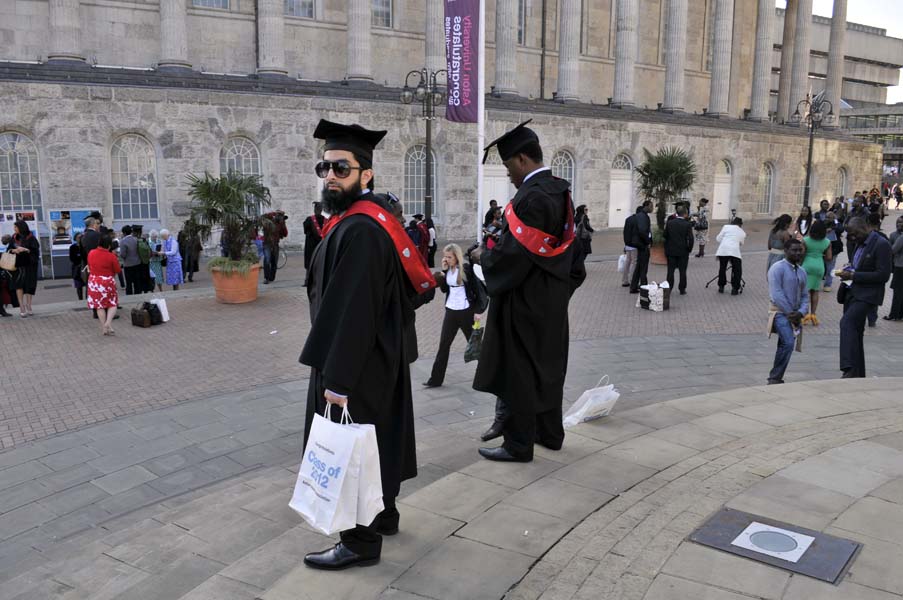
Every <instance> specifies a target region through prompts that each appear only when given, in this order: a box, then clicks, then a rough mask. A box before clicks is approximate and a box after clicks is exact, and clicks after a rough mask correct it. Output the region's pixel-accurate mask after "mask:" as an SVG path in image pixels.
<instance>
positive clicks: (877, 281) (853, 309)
mask: <svg viewBox="0 0 903 600" xmlns="http://www.w3.org/2000/svg"><path fill="white" fill-rule="evenodd" d="M847 240H848V241H849V242H850V245H851V246H853V247H855V248H856V251H855V253H854V254H853V260H852V262H851V264H849V265H847V266H846V267H844V270H843V271H841V272H840V273H839V274H838V277H839V278H840V279H841V280H842V283H841V285H842V286H844V288H841V289H840V291H839V294H838V295H839V297H843V299H844V300H843V317H842V318H841V319H840V370H841V371H843V377H844V378H848V377H865V348H864V345H863V334H864V332H865V322H866V319H867V318H868V314H869V313H870V312H871V311H872V310H874V309H875V308H876V307H878V306H880V305H881V303H882V302H884V286H885V284H887V280H888V279H890V274H891V268H892V267H891V264H892V252H891V247H890V242H888V241H887V240H886V239H885V238H884V237H883V236H881V234H879V233H878V232H877V231H874V230H872V231H870V230H869V227H868V225H867V224H866V222H865V220H864V219H860V218H853V219H850V221H849V223H848V224H847ZM847 282H851V284H848V283H847Z"/></svg>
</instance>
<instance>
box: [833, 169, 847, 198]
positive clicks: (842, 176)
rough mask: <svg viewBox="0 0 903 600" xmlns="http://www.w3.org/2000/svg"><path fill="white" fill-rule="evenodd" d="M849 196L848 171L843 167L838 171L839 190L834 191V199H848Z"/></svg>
mask: <svg viewBox="0 0 903 600" xmlns="http://www.w3.org/2000/svg"><path fill="white" fill-rule="evenodd" d="M846 195H847V170H846V169H844V168H843V167H840V168H839V169H837V188H836V189H835V190H834V197H835V198H837V197H839V196H844V197H846Z"/></svg>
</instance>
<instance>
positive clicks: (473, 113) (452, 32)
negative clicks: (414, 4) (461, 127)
mask: <svg viewBox="0 0 903 600" xmlns="http://www.w3.org/2000/svg"><path fill="white" fill-rule="evenodd" d="M481 1H482V0H445V59H446V63H447V68H448V76H447V77H448V104H447V106H446V110H445V118H446V119H447V120H449V121H455V122H456V123H476V122H477V116H478V114H479V109H478V102H477V94H478V86H477V77H478V76H479V75H478V68H477V65H478V58H479V54H478V53H479V52H480V35H479V18H480V2H481Z"/></svg>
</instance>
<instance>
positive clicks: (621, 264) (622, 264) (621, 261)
mask: <svg viewBox="0 0 903 600" xmlns="http://www.w3.org/2000/svg"><path fill="white" fill-rule="evenodd" d="M626 268H627V255H626V254H622V255H621V256H619V257H618V273H623V272H624V269H626Z"/></svg>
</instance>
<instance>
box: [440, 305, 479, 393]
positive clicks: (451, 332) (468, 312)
mask: <svg viewBox="0 0 903 600" xmlns="http://www.w3.org/2000/svg"><path fill="white" fill-rule="evenodd" d="M459 330H460V331H461V332H462V333H463V334H464V337H465V338H467V341H470V334H471V333H473V309H472V308H465V309H464V310H452V309H450V308H446V309H445V318H444V319H443V320H442V333H441V334H440V336H439V352H437V353H436V360H434V361H433V371H432V373H430V383H435V384H436V385H440V384H441V383H442V382H443V381H445V370H446V369H447V368H448V354H449V352H450V351H451V345H452V342H454V341H455V336H456V335H458V331H459Z"/></svg>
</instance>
